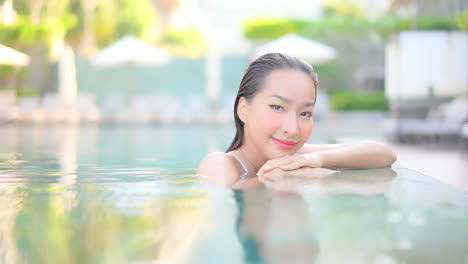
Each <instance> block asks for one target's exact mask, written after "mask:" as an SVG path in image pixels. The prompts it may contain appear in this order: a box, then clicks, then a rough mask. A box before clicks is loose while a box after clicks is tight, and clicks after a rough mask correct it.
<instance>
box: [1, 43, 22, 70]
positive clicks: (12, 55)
mask: <svg viewBox="0 0 468 264" xmlns="http://www.w3.org/2000/svg"><path fill="white" fill-rule="evenodd" d="M28 64H29V56H28V55H26V54H24V53H21V52H19V51H17V50H14V49H12V48H8V47H6V46H3V45H0V65H14V66H26V65H28Z"/></svg>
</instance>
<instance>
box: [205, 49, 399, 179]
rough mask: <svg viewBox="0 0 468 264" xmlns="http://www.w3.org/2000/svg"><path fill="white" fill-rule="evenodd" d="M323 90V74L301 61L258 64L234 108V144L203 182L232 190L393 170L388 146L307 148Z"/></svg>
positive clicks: (208, 163) (275, 58) (278, 58)
mask: <svg viewBox="0 0 468 264" xmlns="http://www.w3.org/2000/svg"><path fill="white" fill-rule="evenodd" d="M317 87H318V80H317V74H316V73H315V72H314V70H313V68H312V67H311V66H310V65H309V64H308V63H306V62H305V61H303V60H301V59H298V58H295V57H291V56H288V55H285V54H281V53H270V54H266V55H264V56H262V57H260V58H258V59H257V60H255V61H254V62H252V63H251V64H250V65H249V67H248V69H247V71H246V73H245V75H244V77H243V78H242V81H241V84H240V88H239V92H238V94H237V97H236V101H235V103H234V118H235V123H236V129H237V131H236V135H235V137H234V140H233V141H232V143H231V145H230V146H229V148H228V149H227V151H226V152H225V153H223V152H215V153H210V154H208V155H207V156H206V157H205V158H204V159H203V160H202V161H201V163H200V166H199V169H198V174H199V175H200V177H206V178H209V179H210V181H214V182H216V183H220V184H222V185H227V186H232V185H233V184H234V183H236V182H238V181H239V179H246V178H250V177H257V176H258V179H259V180H260V181H262V182H264V181H274V180H278V179H281V178H282V177H285V176H288V175H291V176H299V177H300V176H303V175H307V176H310V175H311V174H312V175H316V176H317V177H324V176H326V175H328V174H331V173H333V172H334V171H332V170H327V169H323V168H324V167H334V168H374V167H388V166H390V165H391V164H392V163H393V162H394V161H395V160H396V156H395V154H394V153H393V151H392V150H391V149H389V147H387V146H386V145H385V144H382V143H377V142H370V141H365V142H359V143H350V144H325V145H322V144H320V145H318V144H305V143H306V142H307V140H308V139H309V137H310V135H311V133H312V131H313V128H314V121H313V119H312V114H313V110H314V105H315V100H316V97H317Z"/></svg>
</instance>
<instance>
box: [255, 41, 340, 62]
mask: <svg viewBox="0 0 468 264" xmlns="http://www.w3.org/2000/svg"><path fill="white" fill-rule="evenodd" d="M274 52H279V53H285V54H288V55H291V56H295V57H300V58H303V59H305V60H307V61H308V62H310V63H312V64H320V63H325V62H327V61H329V60H332V59H334V58H335V57H336V51H335V49H334V48H332V47H330V46H327V45H324V44H322V43H319V42H317V41H313V40H310V39H306V38H303V37H300V36H298V35H294V34H288V35H285V36H283V37H281V38H279V39H277V40H274V41H272V42H269V43H267V44H265V45H263V46H260V47H259V48H258V49H257V50H256V52H255V56H256V57H260V56H262V55H264V54H267V53H274Z"/></svg>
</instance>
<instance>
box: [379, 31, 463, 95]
mask: <svg viewBox="0 0 468 264" xmlns="http://www.w3.org/2000/svg"><path fill="white" fill-rule="evenodd" d="M430 86H432V87H433V92H434V95H435V96H436V97H441V96H457V95H468V33H467V32H461V31H455V32H447V31H404V32H400V33H398V34H395V35H394V36H393V37H392V39H391V40H390V41H389V42H388V43H387V47H386V54H385V92H386V94H387V96H388V97H389V98H390V99H397V98H401V99H409V98H426V97H428V96H429V94H430V92H429V90H430V89H429V87H430Z"/></svg>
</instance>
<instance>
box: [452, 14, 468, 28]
mask: <svg viewBox="0 0 468 264" xmlns="http://www.w3.org/2000/svg"><path fill="white" fill-rule="evenodd" d="M455 19H456V21H457V26H458V28H459V29H461V30H463V31H468V8H467V9H465V10H464V11H463V12H460V14H458V15H457V16H456V17H455Z"/></svg>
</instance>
